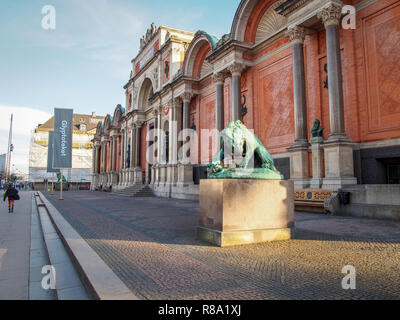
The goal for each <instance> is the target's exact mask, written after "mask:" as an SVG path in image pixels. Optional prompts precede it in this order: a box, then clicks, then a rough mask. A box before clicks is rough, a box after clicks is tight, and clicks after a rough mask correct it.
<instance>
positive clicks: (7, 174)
mask: <svg viewBox="0 0 400 320" xmlns="http://www.w3.org/2000/svg"><path fill="white" fill-rule="evenodd" d="M12 124H13V114H11V120H10V131H9V134H8V152H7V161H6V180H10V179H11V144H12Z"/></svg>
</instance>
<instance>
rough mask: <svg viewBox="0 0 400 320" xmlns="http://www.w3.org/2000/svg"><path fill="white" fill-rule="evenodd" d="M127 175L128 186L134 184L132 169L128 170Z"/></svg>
mask: <svg viewBox="0 0 400 320" xmlns="http://www.w3.org/2000/svg"><path fill="white" fill-rule="evenodd" d="M128 175H129V179H128V181H129V182H128V185H133V184H134V182H135V171H134V169H133V168H130V169H129V172H128Z"/></svg>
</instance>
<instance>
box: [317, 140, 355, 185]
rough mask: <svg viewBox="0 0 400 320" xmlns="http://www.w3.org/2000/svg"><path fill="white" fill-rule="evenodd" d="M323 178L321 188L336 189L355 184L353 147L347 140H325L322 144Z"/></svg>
mask: <svg viewBox="0 0 400 320" xmlns="http://www.w3.org/2000/svg"><path fill="white" fill-rule="evenodd" d="M323 148H324V157H325V178H324V180H323V189H330V190H334V191H336V190H338V189H340V188H342V187H344V186H347V185H354V184H357V178H356V177H354V162H353V148H354V144H353V143H351V141H349V140H341V139H332V140H327V141H326V142H325V143H324V145H323Z"/></svg>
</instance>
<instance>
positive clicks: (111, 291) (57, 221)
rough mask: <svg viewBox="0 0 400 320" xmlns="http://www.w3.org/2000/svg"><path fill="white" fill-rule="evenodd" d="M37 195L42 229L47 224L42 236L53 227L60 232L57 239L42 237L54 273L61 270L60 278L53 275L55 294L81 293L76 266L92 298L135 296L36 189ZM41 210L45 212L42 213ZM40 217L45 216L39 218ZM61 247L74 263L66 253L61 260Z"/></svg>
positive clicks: (127, 297)
mask: <svg viewBox="0 0 400 320" xmlns="http://www.w3.org/2000/svg"><path fill="white" fill-rule="evenodd" d="M39 195H40V198H41V200H42V202H43V203H44V205H45V207H39V211H40V212H41V220H42V227H43V228H44V229H47V228H48V230H44V237H45V239H46V237H48V236H49V235H51V234H53V233H54V231H55V230H57V234H58V235H59V236H60V239H59V238H57V239H46V246H47V248H48V251H49V253H50V259H51V261H52V263H53V265H54V267H55V268H56V270H58V271H57V272H56V274H59V273H61V274H62V277H61V278H58V277H57V292H60V294H59V298H60V297H62V296H67V295H69V296H71V295H74V294H75V293H77V294H78V297H81V296H82V295H83V294H84V290H83V286H82V285H81V284H80V280H79V279H78V276H77V274H76V271H75V267H77V268H78V270H79V271H80V274H81V276H82V277H83V281H84V282H85V283H86V285H87V286H88V289H89V291H90V293H91V294H92V296H93V297H94V298H95V299H100V300H126V299H129V300H136V299H137V297H136V296H134V295H133V294H132V293H131V292H130V291H129V289H128V288H127V287H126V286H125V285H124V284H123V282H122V281H121V280H120V279H119V278H118V277H117V276H116V275H115V274H114V272H113V271H112V270H111V269H110V268H109V267H108V266H107V265H106V264H105V263H104V262H103V261H102V260H101V259H100V258H99V256H98V255H97V254H96V253H95V252H94V251H93V250H92V249H91V248H90V247H89V246H88V244H87V243H86V242H85V240H83V239H82V238H81V236H80V235H79V234H78V233H77V232H76V231H75V230H74V229H73V228H72V227H71V225H70V224H69V223H68V222H67V221H66V220H65V219H64V218H63V217H62V216H61V215H60V213H59V212H58V210H57V209H56V208H55V207H54V206H53V205H52V204H51V203H49V202H48V200H47V199H46V198H45V197H43V195H42V193H39ZM44 211H45V212H46V214H44ZM47 212H48V214H47ZM42 217H46V218H44V219H42ZM50 217H51V220H50ZM51 221H52V222H51ZM46 226H47V227H46ZM61 239H62V241H63V243H62V242H61ZM64 247H65V249H67V250H68V251H69V253H70V254H71V256H72V258H73V259H74V261H75V267H74V266H73V265H72V263H71V262H70V261H69V257H68V261H65V260H66V258H67V253H66V251H65V249H64ZM79 287H81V288H79ZM74 299H76V297H74Z"/></svg>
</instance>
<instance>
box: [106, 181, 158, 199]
mask: <svg viewBox="0 0 400 320" xmlns="http://www.w3.org/2000/svg"><path fill="white" fill-rule="evenodd" d="M113 193H115V194H118V195H120V196H125V197H134V198H147V197H154V194H153V191H152V190H151V189H150V187H149V186H147V185H143V184H135V185H133V186H130V187H127V188H125V189H120V190H113Z"/></svg>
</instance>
